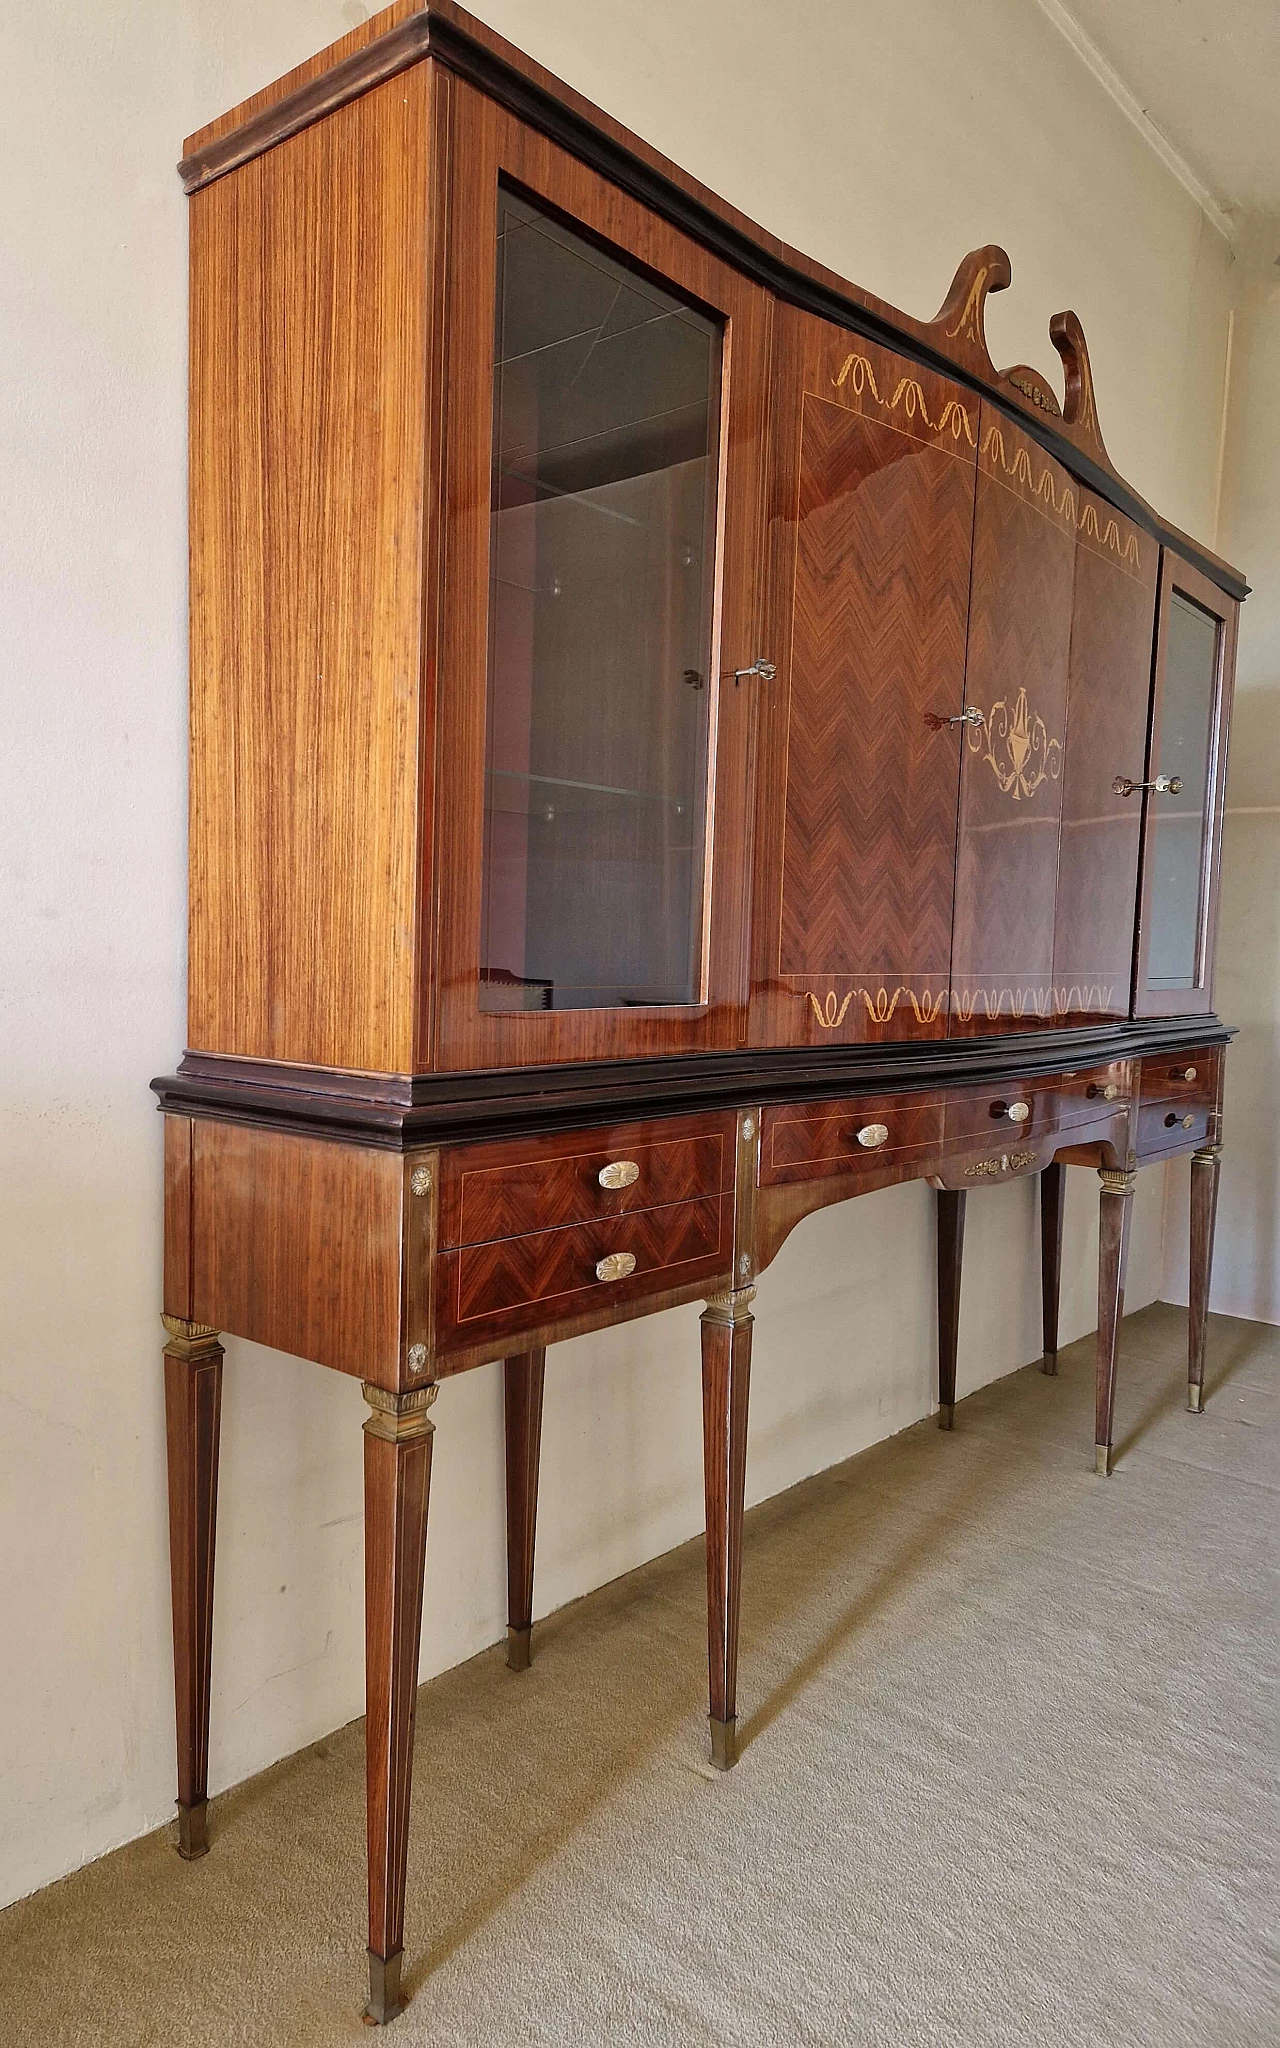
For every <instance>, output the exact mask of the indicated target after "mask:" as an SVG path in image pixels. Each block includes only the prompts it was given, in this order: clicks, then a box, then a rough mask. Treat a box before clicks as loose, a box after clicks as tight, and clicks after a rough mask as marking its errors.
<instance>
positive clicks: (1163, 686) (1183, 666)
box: [1122, 549, 1238, 1017]
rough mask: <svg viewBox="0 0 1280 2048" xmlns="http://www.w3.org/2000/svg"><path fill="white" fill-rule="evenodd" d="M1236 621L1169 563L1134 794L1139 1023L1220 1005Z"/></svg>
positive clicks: (1229, 603)
mask: <svg viewBox="0 0 1280 2048" xmlns="http://www.w3.org/2000/svg"><path fill="white" fill-rule="evenodd" d="M1237 611H1238V607H1237V605H1236V604H1235V602H1234V600H1232V599H1231V598H1228V597H1226V596H1225V595H1224V594H1223V592H1222V591H1220V590H1219V589H1217V587H1216V586H1215V585H1214V584H1212V583H1210V582H1209V580H1208V578H1207V577H1205V576H1202V575H1201V574H1200V573H1199V572H1198V571H1197V570H1194V569H1192V568H1190V567H1189V566H1188V565H1187V564H1186V563H1185V562H1181V561H1179V559H1178V557H1177V556H1176V555H1173V554H1171V553H1170V552H1169V551H1168V549H1166V550H1165V551H1164V555H1163V557H1162V563H1161V590H1160V608H1159V619H1158V625H1157V637H1156V664H1155V689H1154V692H1153V697H1152V714H1151V742H1150V746H1149V748H1148V755H1147V773H1146V778H1145V780H1144V782H1143V783H1141V784H1137V783H1130V784H1129V791H1128V793H1130V794H1132V795H1134V796H1137V795H1138V794H1139V791H1141V800H1142V802H1143V807H1144V810H1143V860H1142V913H1141V919H1140V926H1139V940H1138V959H1137V976H1136V984H1135V992H1134V1014H1135V1016H1139V1017H1151V1016H1183V1015H1194V1014H1196V1013H1199V1012H1204V1011H1207V1010H1209V1009H1211V1007H1212V1003H1213V952H1214V926H1215V922H1216V915H1217V894H1218V867H1219V861H1220V856H1221V844H1222V790H1223V783H1224V780H1225V775H1226V754H1227V715H1228V709H1229V704H1230V695H1231V682H1232V677H1233V673H1234V666H1235V631H1236V616H1237ZM1122 779H1124V780H1127V778H1122Z"/></svg>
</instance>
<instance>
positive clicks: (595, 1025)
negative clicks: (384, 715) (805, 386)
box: [434, 84, 771, 1068]
mask: <svg viewBox="0 0 1280 2048" xmlns="http://www.w3.org/2000/svg"><path fill="white" fill-rule="evenodd" d="M500 178H505V179H508V180H511V181H514V182H515V183H516V184H517V185H518V186H519V187H520V188H521V189H522V190H523V191H524V192H525V193H527V194H529V195H530V196H531V197H533V198H535V199H536V200H538V201H539V202H541V203H543V204H545V205H549V206H551V207H553V208H555V209H557V210H559V211H560V212H562V213H564V214H565V215H566V216H568V217H569V218H570V219H571V220H572V221H573V222H574V224H575V228H577V229H578V230H586V231H587V232H588V233H589V234H592V235H595V236H597V237H598V238H599V239H600V240H601V241H602V242H603V243H604V244H605V246H606V248H607V249H609V250H610V251H612V252H614V253H616V254H618V255H619V256H620V257H621V258H622V260H624V261H626V262H629V263H631V264H632V265H637V266H639V267H641V268H643V269H644V270H646V271H647V272H648V273H649V274H650V275H652V276H653V277H655V278H656V279H657V281H658V282H659V283H661V284H662V285H663V286H664V288H666V289H667V290H669V291H671V292H673V293H674V294H676V295H677V296H682V297H684V298H685V299H687V300H691V301H693V303H694V304H695V305H697V306H699V307H701V308H702V309H703V310H705V311H708V312H710V313H712V314H715V315H718V316H719V317H720V318H721V320H722V321H723V322H724V341H723V351H722V366H723V367H722V381H723V398H722V417H721V434H720V446H721V451H722V453H721V476H720V484H719V503H718V513H717V538H718V562H717V572H716V589H717V596H716V604H715V617H714V623H713V631H712V681H711V684H710V688H711V689H712V690H713V691H714V701H713V703H712V705H711V717H712V732H713V734H714V735H715V742H714V755H713V758H714V771H713V782H712V792H711V801H710V804H709V807H708V808H709V814H710V816H711V818H712V820H713V831H712V835H711V842H710V848H711V850H710V859H709V863H708V869H707V889H706V900H705V903H704V913H703V929H704V933H705V939H704V945H705V962H704V967H703V974H702V977H701V978H703V979H704V980H705V1000H702V1001H699V1002H698V1003H696V1004H691V1005H687V1006H686V1005H671V1006H664V1007H648V1006H643V1005H637V1006H631V1007H627V1008H625V1009H622V1010H603V1009H602V1010H561V1011H554V1010H549V1011H526V1012H521V1013H520V1014H518V1015H502V1014H495V1013H487V1012H482V1011H481V1009H480V1007H479V989H480V890H481V877H482V874H483V865H484V786H485V779H484V765H485V733H486V709H487V694H488V693H487V622H488V597H489V564H490V465H491V461H492V433H493V420H492V407H493V401H492V366H493V332H494V278H495V264H496V256H495V251H496V233H497V195H498V181H499V179H500ZM450 251H451V254H450V259H449V260H450V268H451V273H452V278H453V289H452V294H451V298H450V311H449V351H448V364H447V370H446V392H447V407H448V426H449V431H448V467H447V483H446V509H445V518H446V521H447V527H448V535H449V547H448V551H447V556H446V560H445V566H444V577H445V583H444V599H443V605H442V610H441V639H440V653H439V674H440V678H441V700H440V722H439V749H440V774H441V777H442V780H443V781H446V782H447V785H448V787H449V789H450V792H451V801H450V802H449V803H448V804H447V805H444V806H442V807H441V812H440V818H439V829H438V833H437V839H436V858H435V870H434V872H435V890H436V895H435V913H436V916H435V932H436V948H437V956H436V957H437V1005H438V1039H437V1049H436V1059H437V1061H438V1062H439V1064H441V1065H443V1066H447V1067H454V1068H467V1067H493V1066H504V1067H514V1066H525V1065H530V1064H540V1063H543V1062H547V1061H555V1060H562V1059H594V1058H609V1057H613V1056H616V1055H619V1054H625V1053H644V1052H663V1051H673V1052H675V1051H696V1050H699V1049H703V1048H708V1047H712V1046H730V1045H735V1044H737V1043H738V1042H739V1041H740V1039H741V1037H742V1035H743V1033H742V1022H743V1011H744V1006H745V999H746V965H745V931H746V916H747V879H748V878H747V866H748V863H747V857H746V856H747V847H748V835H749V815H748V801H747V786H748V759H747V745H748V710H749V692H748V691H746V690H743V689H736V688H735V687H734V686H733V683H732V680H731V676H732V671H733V670H734V669H737V668H742V667H745V666H747V665H748V664H749V663H750V662H751V661H752V660H754V658H755V656H756V654H757V653H758V652H759V644H758V641H759V622H758V597H759V552H760V542H759V536H760V511H761V502H762V481H763V479H762V469H761V465H762V460H763V449H764V414H765V391H766V381H767V368H768V348H769V321H770V310H771V308H770V301H769V299H768V297H767V295H766V294H765V293H763V292H762V291H760V290H759V289H758V287H756V286H753V285H750V284H748V283H747V282H746V280H745V279H743V278H742V277H740V276H738V275H737V274H736V273H735V272H733V271H731V270H729V269H727V268H726V266H725V265H723V264H721V263H719V262H717V261H716V259H715V258H714V257H712V256H711V255H709V254H708V252H707V251H706V250H705V249H702V248H700V247H699V246H698V245H697V244H695V243H693V242H690V241H689V240H687V239H686V237H684V236H682V235H679V234H677V233H676V232H675V231H674V230H673V229H672V228H670V227H669V226H668V225H667V224H666V222H665V221H662V220H660V219H658V218H657V217H656V216H655V215H653V214H651V213H649V212H648V211H646V209H644V208H643V207H640V206H637V205H636V204H635V202H634V201H633V200H631V199H629V198H627V197H626V195H625V194H624V193H622V192H620V191H619V190H618V189H617V188H616V187H614V186H611V185H609V184H607V183H606V182H605V181H604V180H603V179H602V178H600V177H599V176H598V175H597V174H596V173H595V172H593V171H590V170H588V169H587V168H586V166H585V165H583V164H581V163H578V162H576V161H575V160H574V159H572V158H571V157H568V156H566V155H565V153H564V152H563V151H562V150H559V149H557V148H555V147H554V146H553V145H552V144H551V143H549V142H548V141H546V139H545V138H544V137H542V136H540V135H538V134H535V133H534V132H532V131H531V130H530V129H528V128H526V127H523V126H522V125H521V124H520V123H519V122H517V121H514V120H512V119H511V117H510V116H509V115H508V114H506V113H505V112H504V111H503V110H502V109H501V108H500V107H498V106H495V105H494V104H493V102H492V101H489V100H486V99H484V98H482V97H481V95H480V94H478V93H476V92H473V91H472V90H470V88H468V87H466V86H464V85H461V84H455V87H454V92H453V127H452V209H451V216H450ZM726 676H728V677H729V678H730V679H729V680H728V681H726Z"/></svg>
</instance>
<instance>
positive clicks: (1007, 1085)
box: [946, 1060, 1132, 1145]
mask: <svg viewBox="0 0 1280 2048" xmlns="http://www.w3.org/2000/svg"><path fill="white" fill-rule="evenodd" d="M1131 1079H1132V1076H1131V1071H1130V1066H1129V1062H1128V1061H1127V1060H1115V1061H1113V1062H1112V1063H1111V1064H1110V1065H1109V1066H1104V1067H1091V1068H1089V1069H1088V1070H1087V1071H1086V1072H1083V1073H1074V1074H1047V1075H1046V1074H1038V1075H1037V1076H1036V1077H1035V1079H1034V1080H1028V1081H1019V1080H1017V1079H1016V1078H1014V1079H1011V1080H1009V1081H1002V1082H1000V1083H999V1084H995V1083H991V1084H988V1085H987V1086H986V1087H983V1088H964V1089H957V1090H956V1091H954V1092H953V1093H952V1094H950V1095H948V1097H947V1115H946V1137H947V1143H948V1145H952V1144H956V1143H962V1142H964V1141H966V1140H967V1141H969V1142H972V1141H973V1140H975V1139H977V1140H982V1139H988V1138H989V1139H991V1140H992V1141H993V1142H996V1141H998V1140H1000V1139H1001V1138H1007V1139H1009V1140H1010V1141H1011V1142H1013V1141H1016V1140H1017V1139H1019V1138H1038V1137H1046V1136H1049V1135H1050V1134H1052V1133H1053V1132H1055V1131H1063V1130H1070V1129H1071V1128H1072V1126H1073V1125H1075V1124H1092V1123H1097V1122H1098V1121H1099V1120H1100V1119H1101V1118H1103V1117H1105V1116H1106V1115H1107V1114H1108V1112H1109V1111H1115V1112H1116V1113H1119V1112H1120V1111H1121V1110H1123V1109H1125V1108H1126V1107H1127V1105H1128V1102H1129V1098H1130V1084H1131Z"/></svg>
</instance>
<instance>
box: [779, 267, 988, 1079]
mask: <svg viewBox="0 0 1280 2048" xmlns="http://www.w3.org/2000/svg"><path fill="white" fill-rule="evenodd" d="M774 338H775V350H774V374H773V402H774V426H773V432H772V440H773V458H772V466H771V480H770V494H769V508H770V614H769V627H768V630H767V632H766V643H767V652H768V654H769V656H770V658H771V659H772V660H773V661H774V662H775V663H776V665H777V675H776V677H775V678H774V679H772V680H768V681H766V680H753V682H752V683H751V685H750V687H751V688H752V690H753V691H754V692H755V695H756V698H757V701H758V704H759V737H758V744H757V749H756V783H757V792H758V814H757V815H758V826H757V843H756V863H755V872H756V884H755V904H754V911H755V925H754V932H753V951H752V958H753V975H752V1003H751V1035H752V1039H753V1042H755V1043H756V1044H764V1045H812V1044H823V1043H827V1044H841V1043H854V1042H857V1041H859V1040H864V1039H885V1038H908V1037H940V1036H942V1035H943V1034H944V1033H945V1031H946V999H947V986H948V972H949V966H950V956H951V910H952V888H953V877H954V867H955V833H956V803H957V794H958V788H959V766H960V753H961V748H962V744H963V741H962V735H963V731H964V728H963V726H962V725H961V724H960V723H959V722H958V721H959V718H960V714H961V711H962V709H963V702H964V658H965V627H966V617H967V611H968V602H969V549H970V538H971V533H972V527H973V499H974V462H975V453H976V447H977V428H978V410H979V404H978V400H977V399H976V398H974V397H973V396H972V395H971V394H970V393H967V392H965V391H963V390H961V389H960V388H959V387H958V386H956V385H952V384H950V383H949V382H947V380H945V379H944V378H942V377H938V376H935V375H934V374H933V373H932V372H931V371H929V370H926V369H924V368H922V367H921V366H919V365H918V364H915V363H912V362H910V361H908V360H907V359H905V358H904V357H900V356H897V355H895V354H893V353H891V352H890V351H889V350H886V349H882V348H879V347H877V346H875V345H874V344H873V343H871V342H868V341H864V340H863V339H862V338H861V337H860V336H858V335H855V334H851V333H849V332H847V331H845V330H843V329H840V328H836V327H832V326H829V325H827V324H826V323H825V322H823V321H820V320H816V319H814V318H812V317H811V316H809V315H807V314H803V313H800V312H798V311H796V310H795V309H794V308H790V307H779V309H778V312H777V315H776V318H775V337H774Z"/></svg>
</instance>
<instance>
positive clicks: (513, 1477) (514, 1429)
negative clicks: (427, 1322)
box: [502, 1350, 547, 1671]
mask: <svg viewBox="0 0 1280 2048" xmlns="http://www.w3.org/2000/svg"><path fill="white" fill-rule="evenodd" d="M546 1365H547V1354H546V1351H545V1350H538V1351H526V1352H525V1353H524V1354H523V1355H522V1356H521V1357H519V1358H508V1359H504V1361H503V1367H502V1370H503V1374H504V1376H505V1395H506V1425H507V1666H508V1669H509V1670H511V1671H527V1670H528V1668H529V1657H530V1643H531V1640H532V1635H533V1539H534V1532H535V1529H536V1526H537V1520H538V1455H539V1452H540V1450H541V1448H542V1383H543V1380H544V1378H545V1377H546Z"/></svg>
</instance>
